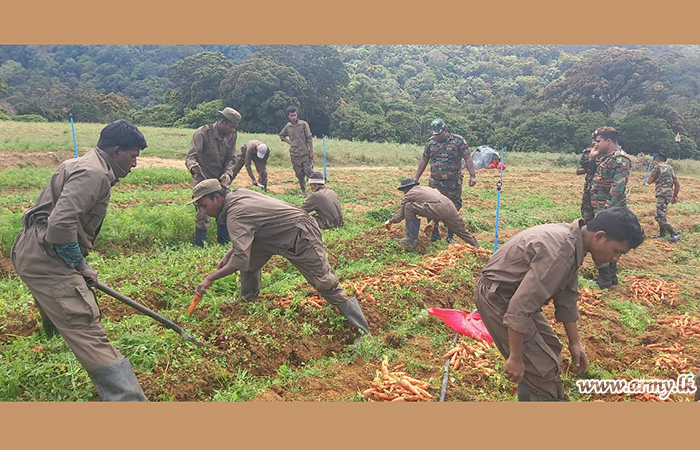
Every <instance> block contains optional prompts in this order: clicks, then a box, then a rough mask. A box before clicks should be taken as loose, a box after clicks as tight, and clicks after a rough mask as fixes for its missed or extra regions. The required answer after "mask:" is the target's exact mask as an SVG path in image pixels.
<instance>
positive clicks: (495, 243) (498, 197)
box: [493, 144, 504, 253]
mask: <svg viewBox="0 0 700 450" xmlns="http://www.w3.org/2000/svg"><path fill="white" fill-rule="evenodd" d="M503 147H504V144H501V179H500V180H499V181H498V182H497V183H496V191H498V193H497V194H496V235H495V236H494V238H493V252H494V253H496V250H498V217H499V215H500V213H501V187H503Z"/></svg>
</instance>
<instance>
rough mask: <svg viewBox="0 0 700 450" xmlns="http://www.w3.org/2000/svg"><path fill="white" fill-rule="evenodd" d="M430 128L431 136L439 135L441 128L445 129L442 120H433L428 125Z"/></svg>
mask: <svg viewBox="0 0 700 450" xmlns="http://www.w3.org/2000/svg"><path fill="white" fill-rule="evenodd" d="M430 128H432V129H433V134H440V132H441V131H442V129H443V128H445V122H443V120H442V119H435V120H433V121H432V122H431V123H430Z"/></svg>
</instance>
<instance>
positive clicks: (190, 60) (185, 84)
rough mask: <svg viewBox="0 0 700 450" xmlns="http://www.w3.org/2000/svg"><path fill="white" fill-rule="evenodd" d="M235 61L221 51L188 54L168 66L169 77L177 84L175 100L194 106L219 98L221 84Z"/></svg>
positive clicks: (182, 104) (180, 103) (182, 105)
mask: <svg viewBox="0 0 700 450" xmlns="http://www.w3.org/2000/svg"><path fill="white" fill-rule="evenodd" d="M231 67H233V62H232V61H230V60H229V59H228V58H226V56H224V55H223V54H222V53H219V52H201V53H197V54H194V55H191V56H188V57H186V58H184V59H182V60H181V61H178V62H177V63H175V64H173V65H172V66H170V67H169V68H168V78H169V79H170V81H172V82H173V84H175V86H176V92H177V94H176V96H175V97H174V99H173V100H174V101H175V102H176V103H178V104H179V106H181V107H183V108H184V107H185V106H190V107H194V106H196V105H198V104H200V103H202V102H209V101H212V100H216V99H217V98H219V85H220V84H221V81H222V80H223V79H224V77H225V76H226V73H227V72H228V70H229V69H231Z"/></svg>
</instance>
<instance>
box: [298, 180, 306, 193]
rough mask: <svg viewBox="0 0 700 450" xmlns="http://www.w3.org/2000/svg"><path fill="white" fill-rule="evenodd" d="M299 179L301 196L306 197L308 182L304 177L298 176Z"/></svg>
mask: <svg viewBox="0 0 700 450" xmlns="http://www.w3.org/2000/svg"><path fill="white" fill-rule="evenodd" d="M298 180H299V187H300V188H301V196H302V197H306V182H305V181H304V177H301V178H298Z"/></svg>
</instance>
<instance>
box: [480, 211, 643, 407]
mask: <svg viewBox="0 0 700 450" xmlns="http://www.w3.org/2000/svg"><path fill="white" fill-rule="evenodd" d="M643 239H644V232H643V231H642V228H641V226H640V225H639V221H638V220H637V217H636V216H635V215H634V214H633V213H632V212H631V211H630V210H628V209H627V208H619V207H615V208H609V209H606V210H604V211H601V212H600V213H598V215H596V216H595V218H594V219H593V220H591V221H590V222H588V223H584V222H583V220H576V221H575V222H573V223H570V224H566V223H558V224H546V225H539V226H536V227H533V228H529V229H527V230H524V231H521V232H520V233H518V234H516V235H515V236H514V237H513V238H511V239H510V240H509V241H508V242H506V243H505V244H504V245H503V246H502V247H501V248H499V249H498V251H497V252H496V253H495V254H494V255H493V256H492V257H491V259H490V260H489V261H488V263H486V266H485V267H484V270H483V272H482V274H481V278H480V279H479V281H478V283H477V286H476V289H475V298H476V306H477V309H478V311H479V313H480V314H481V318H482V319H483V321H484V325H486V328H487V329H488V331H489V333H490V334H491V336H492V337H493V340H494V342H495V343H496V346H497V347H498V349H499V350H500V352H501V354H502V355H503V356H504V357H505V358H506V359H507V360H506V364H505V371H506V375H507V376H508V379H509V380H511V381H512V382H514V383H518V399H519V400H520V401H529V400H539V401H546V400H555V401H556V400H568V397H567V396H566V394H565V393H564V387H563V385H562V382H561V378H560V376H559V373H560V369H559V364H560V362H561V359H560V354H561V348H562V345H561V342H559V339H557V335H556V334H555V333H554V331H553V330H552V327H551V326H550V325H549V323H548V322H547V319H546V318H545V317H544V314H542V310H541V308H542V306H543V305H544V304H546V303H547V302H548V301H549V300H550V299H553V301H554V308H555V316H556V319H557V321H559V322H564V328H565V330H566V335H567V337H568V339H569V351H570V352H571V356H572V362H573V365H574V368H575V370H576V372H577V373H579V374H581V373H584V372H585V371H586V369H587V367H588V357H587V356H586V353H585V352H584V351H583V349H582V348H581V345H580V343H579V337H578V330H577V327H576V321H577V320H578V318H579V314H578V309H577V305H576V302H577V300H578V296H579V294H578V268H579V267H580V266H581V263H583V258H584V256H585V255H586V253H587V252H590V253H591V256H592V257H593V261H595V262H596V263H602V262H608V261H612V260H617V259H619V257H620V256H621V255H623V254H625V253H627V252H628V251H629V250H630V249H632V248H636V247H638V246H639V245H640V244H641V242H642V240H643Z"/></svg>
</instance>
